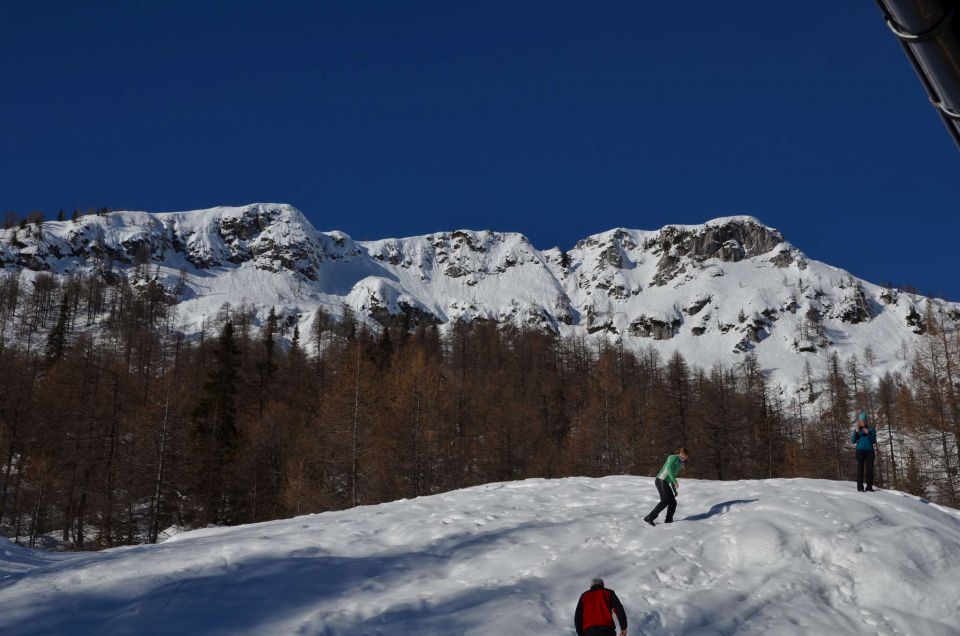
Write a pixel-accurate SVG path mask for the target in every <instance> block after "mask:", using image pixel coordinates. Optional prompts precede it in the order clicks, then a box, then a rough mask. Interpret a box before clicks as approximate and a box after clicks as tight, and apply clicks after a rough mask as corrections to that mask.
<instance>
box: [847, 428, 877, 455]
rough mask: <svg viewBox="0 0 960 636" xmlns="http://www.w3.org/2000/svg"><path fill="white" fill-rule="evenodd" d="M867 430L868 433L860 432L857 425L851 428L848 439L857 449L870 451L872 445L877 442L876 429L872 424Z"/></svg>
mask: <svg viewBox="0 0 960 636" xmlns="http://www.w3.org/2000/svg"><path fill="white" fill-rule="evenodd" d="M867 430H868V431H869V432H868V433H862V432H861V431H860V428H859V427H857V428H855V429H854V430H853V436H852V437H851V438H850V441H851V442H853V443H854V444H856V445H857V450H858V451H860V450H862V451H872V450H873V445H874V444H876V443H877V430H876V429H875V428H873V427H872V426H871V427H869V428H868V429H867Z"/></svg>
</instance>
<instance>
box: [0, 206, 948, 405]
mask: <svg viewBox="0 0 960 636" xmlns="http://www.w3.org/2000/svg"><path fill="white" fill-rule="evenodd" d="M0 267H4V268H18V269H20V270H22V271H25V272H27V274H26V275H27V276H30V275H35V273H36V272H40V271H52V272H56V273H67V272H75V271H100V272H103V273H104V275H107V276H108V275H110V272H114V273H116V272H118V271H124V272H126V273H127V275H128V276H131V277H139V278H140V279H147V278H148V279H155V280H156V281H157V282H158V283H159V284H161V285H163V287H164V288H165V290H167V292H168V293H169V295H170V297H171V301H172V302H175V303H176V304H177V306H178V313H179V320H180V321H181V322H182V323H183V324H184V325H185V328H186V329H187V330H188V331H199V329H200V328H201V324H202V323H203V321H204V319H205V318H206V317H209V316H211V315H213V314H215V313H216V312H217V310H218V308H219V307H220V306H221V305H222V304H223V303H225V302H229V303H231V304H232V305H234V306H236V305H240V304H243V303H245V304H247V305H250V306H252V307H253V308H255V309H256V310H257V312H258V313H259V315H260V316H261V317H263V316H265V314H266V312H267V311H269V308H270V307H276V309H277V311H278V312H279V313H280V314H281V315H283V316H285V317H286V319H287V320H288V321H289V322H290V323H291V324H292V323H293V322H299V323H300V326H301V331H304V332H305V330H306V328H307V327H309V325H310V323H311V322H312V320H313V318H314V315H315V312H316V310H317V309H318V308H322V309H324V310H325V311H326V312H328V313H331V314H334V315H339V314H341V313H342V311H343V307H344V306H345V305H346V306H349V307H351V308H352V309H353V311H354V312H355V313H356V314H357V315H358V316H359V317H360V318H361V319H364V320H366V321H368V322H370V323H371V324H374V323H377V322H379V323H385V322H386V321H388V320H391V319H401V318H403V319H405V320H407V321H408V324H410V325H414V324H417V323H420V322H424V321H428V322H435V323H438V324H450V323H451V321H455V320H474V319H489V320H495V321H499V322H505V323H510V324H513V325H525V326H530V327H535V328H539V329H548V330H552V331H555V332H558V333H561V334H600V335H603V336H607V337H618V336H621V335H622V336H623V337H624V338H625V340H626V341H627V342H628V343H629V344H632V345H637V346H643V345H649V346H652V347H654V348H656V349H658V350H659V351H660V352H661V353H663V354H664V355H669V354H670V353H672V352H673V351H674V350H675V349H679V350H680V351H681V352H682V353H683V354H684V356H685V357H687V359H688V360H690V361H691V362H692V363H694V364H696V365H698V366H702V367H710V366H712V365H713V364H714V363H716V362H720V363H723V364H732V363H735V362H736V361H737V360H738V356H741V355H742V354H743V353H744V352H747V351H754V352H756V354H757V356H758V358H759V360H760V363H761V366H762V367H763V368H765V369H767V370H768V371H769V372H770V374H771V376H772V378H773V379H774V380H776V381H778V382H780V383H782V384H783V385H785V386H796V385H797V384H798V383H799V379H800V378H801V376H802V374H803V370H804V364H805V362H807V361H809V362H810V366H811V368H812V370H813V371H814V372H817V371H819V370H821V369H823V367H824V366H825V365H826V361H827V359H828V357H829V354H830V353H831V352H832V351H834V350H836V351H838V352H839V353H840V355H841V357H842V358H844V359H845V358H849V357H850V356H852V355H857V356H858V357H859V358H860V359H861V361H866V362H868V364H867V369H866V371H867V373H868V374H870V373H873V374H880V373H882V372H884V371H886V370H892V369H898V368H902V367H904V366H905V365H906V361H905V360H904V357H905V353H904V352H905V351H907V350H908V349H909V345H910V344H911V343H913V342H915V341H916V339H917V337H918V334H919V333H920V332H921V331H922V329H923V314H924V312H925V311H926V302H927V300H926V299H925V298H922V297H919V296H917V295H914V294H908V293H904V292H900V291H898V290H894V289H887V288H884V287H881V286H878V285H874V284H871V283H868V282H866V281H863V280H860V279H858V278H856V277H854V276H852V275H851V274H849V273H848V272H846V271H843V270H841V269H838V268H835V267H831V266H829V265H826V264H824V263H820V262H817V261H814V260H811V259H808V258H806V257H805V256H804V254H803V253H802V252H801V251H800V250H799V249H797V248H796V247H794V246H792V245H791V244H790V243H788V242H787V241H786V240H785V239H784V237H783V236H782V235H781V234H780V232H778V231H777V230H775V229H772V228H770V227H767V226H765V225H764V224H763V223H761V222H760V221H758V220H757V219H755V218H753V217H748V216H737V217H725V218H719V219H714V220H712V221H709V222H707V223H704V224H702V225H668V226H666V227H663V228H661V229H659V230H654V231H642V230H627V229H615V230H610V231H608V232H604V233H601V234H596V235H594V236H590V237H587V238H585V239H583V240H581V241H579V242H578V243H577V244H576V246H575V247H573V248H572V249H570V250H569V251H562V250H560V249H557V248H554V249H550V250H544V251H541V250H538V249H536V248H535V247H534V246H533V245H532V244H531V243H530V241H528V240H527V239H526V238H525V237H524V236H522V235H520V234H515V233H504V232H491V231H468V230H458V231H454V232H438V233H435V234H429V235H426V236H415V237H410V238H403V239H384V240H378V241H354V240H352V239H351V238H350V237H349V236H347V235H346V234H344V233H342V232H336V231H331V232H320V231H317V230H316V229H314V227H313V226H312V225H311V224H310V222H309V221H307V219H306V218H305V217H304V216H303V214H301V213H300V212H299V211H298V210H297V209H295V208H293V207H291V206H289V205H280V204H253V205H248V206H243V207H232V208H228V207H221V208H212V209H209V210H198V211H193V212H177V213H163V214H149V213H146V212H114V213H110V214H107V215H104V216H95V215H94V216H83V217H80V218H79V219H78V220H77V221H76V222H73V221H66V222H47V223H44V224H43V225H42V226H40V227H36V226H33V225H31V226H28V227H27V228H25V229H12V230H5V231H3V232H0ZM932 303H933V305H932V306H933V307H934V308H935V309H937V310H939V309H943V310H944V311H945V312H946V314H947V315H948V316H949V317H950V318H951V319H957V318H958V317H960V305H956V304H953V303H947V302H943V301H939V300H934V301H932ZM868 349H869V354H867V353H866V352H867V350H868Z"/></svg>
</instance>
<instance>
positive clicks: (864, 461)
mask: <svg viewBox="0 0 960 636" xmlns="http://www.w3.org/2000/svg"><path fill="white" fill-rule="evenodd" d="M873 455H874V453H873V451H872V450H868V451H865V450H858V451H857V490H863V468H864V466H866V468H867V490H873Z"/></svg>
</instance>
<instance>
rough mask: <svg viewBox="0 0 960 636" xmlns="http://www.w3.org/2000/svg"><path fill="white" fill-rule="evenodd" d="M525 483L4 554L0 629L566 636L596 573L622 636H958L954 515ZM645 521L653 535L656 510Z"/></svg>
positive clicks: (729, 490)
mask: <svg viewBox="0 0 960 636" xmlns="http://www.w3.org/2000/svg"><path fill="white" fill-rule="evenodd" d="M655 501H656V491H655V488H654V486H653V480H652V479H651V478H647V477H628V476H618V477H607V478H603V479H589V478H569V479H559V480H541V479H531V480H525V481H520V482H509V483H500V484H489V485H485V486H479V487H475V488H470V489H466V490H461V491H456V492H451V493H446V494H441V495H435V496H431V497H421V498H418V499H414V500H407V501H397V502H392V503H388V504H382V505H378V506H366V507H360V508H355V509H352V510H346V511H340V512H330V513H322V514H317V515H307V516H303V517H297V518H294V519H287V520H282V521H273V522H268V523H261V524H253V525H248V526H239V527H234V528H211V529H204V530H197V531H193V532H187V533H183V534H179V535H176V536H174V537H172V538H171V539H170V540H168V541H167V542H166V543H163V544H160V545H156V546H136V547H127V548H117V549H113V550H108V551H104V552H100V553H86V554H71V555H59V554H57V555H53V554H45V553H39V552H33V551H29V550H26V549H23V548H19V547H17V546H13V545H11V544H9V543H3V544H0V633H2V634H51V633H62V634H67V633H69V634H93V633H97V634H174V633H180V634H183V633H190V634H314V635H340V634H344V635H347V634H349V635H351V636H353V635H371V636H373V635H379V634H384V635H386V634H418V635H420V634H437V635H439V634H451V635H452V634H473V635H487V634H512V633H541V634H573V633H574V630H573V610H574V607H575V605H576V602H577V598H578V596H579V594H580V593H581V592H583V591H585V590H586V589H587V588H588V587H589V581H590V579H591V578H592V577H594V576H602V577H603V578H604V579H605V580H606V582H607V585H608V586H609V587H612V588H613V589H615V590H616V591H617V594H618V595H619V596H620V598H621V599H622V600H623V603H624V606H625V607H626V610H627V615H628V618H629V620H630V633H631V634H777V635H781V634H797V635H800V634H804V635H809V634H921V635H924V636H927V635H937V634H960V576H958V572H960V512H958V511H956V510H951V509H948V508H944V507H940V506H936V505H934V504H930V503H926V502H925V501H923V500H920V499H917V498H916V497H912V496H909V495H904V494H901V493H898V492H893V491H887V492H878V493H864V494H861V493H857V492H856V489H855V487H854V486H853V484H851V483H843V482H832V481H822V480H808V479H795V480H783V479H777V480H764V481H741V482H714V481H696V480H681V490H680V496H679V504H680V505H679V508H678V511H677V515H676V519H677V522H676V523H674V524H672V525H666V524H662V523H661V524H658V525H657V527H656V528H651V527H649V526H647V525H646V524H644V523H643V521H642V518H643V516H644V515H646V514H647V512H648V511H649V510H650V508H651V507H652V506H653V505H654V503H655ZM660 520H661V521H662V520H663V515H661V517H660Z"/></svg>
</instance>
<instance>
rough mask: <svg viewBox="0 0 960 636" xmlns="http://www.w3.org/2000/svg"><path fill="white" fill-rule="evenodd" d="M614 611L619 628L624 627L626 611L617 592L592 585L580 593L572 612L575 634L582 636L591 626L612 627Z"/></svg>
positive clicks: (625, 625)
mask: <svg viewBox="0 0 960 636" xmlns="http://www.w3.org/2000/svg"><path fill="white" fill-rule="evenodd" d="M614 612H616V614H617V620H618V621H619V622H620V629H626V628H627V613H626V612H625V611H623V604H622V603H621V602H620V599H619V598H617V593H616V592H614V591H613V590H608V589H607V588H605V587H603V586H602V585H594V586H593V587H591V588H590V590H589V591H587V592H584V593H583V594H581V595H580V601H579V602H578V603H577V611H576V614H574V624H575V625H576V628H577V636H584V633H585V632H586V631H587V630H588V629H590V628H591V627H606V628H609V629H611V630H612V629H614V623H613V613H614Z"/></svg>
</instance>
